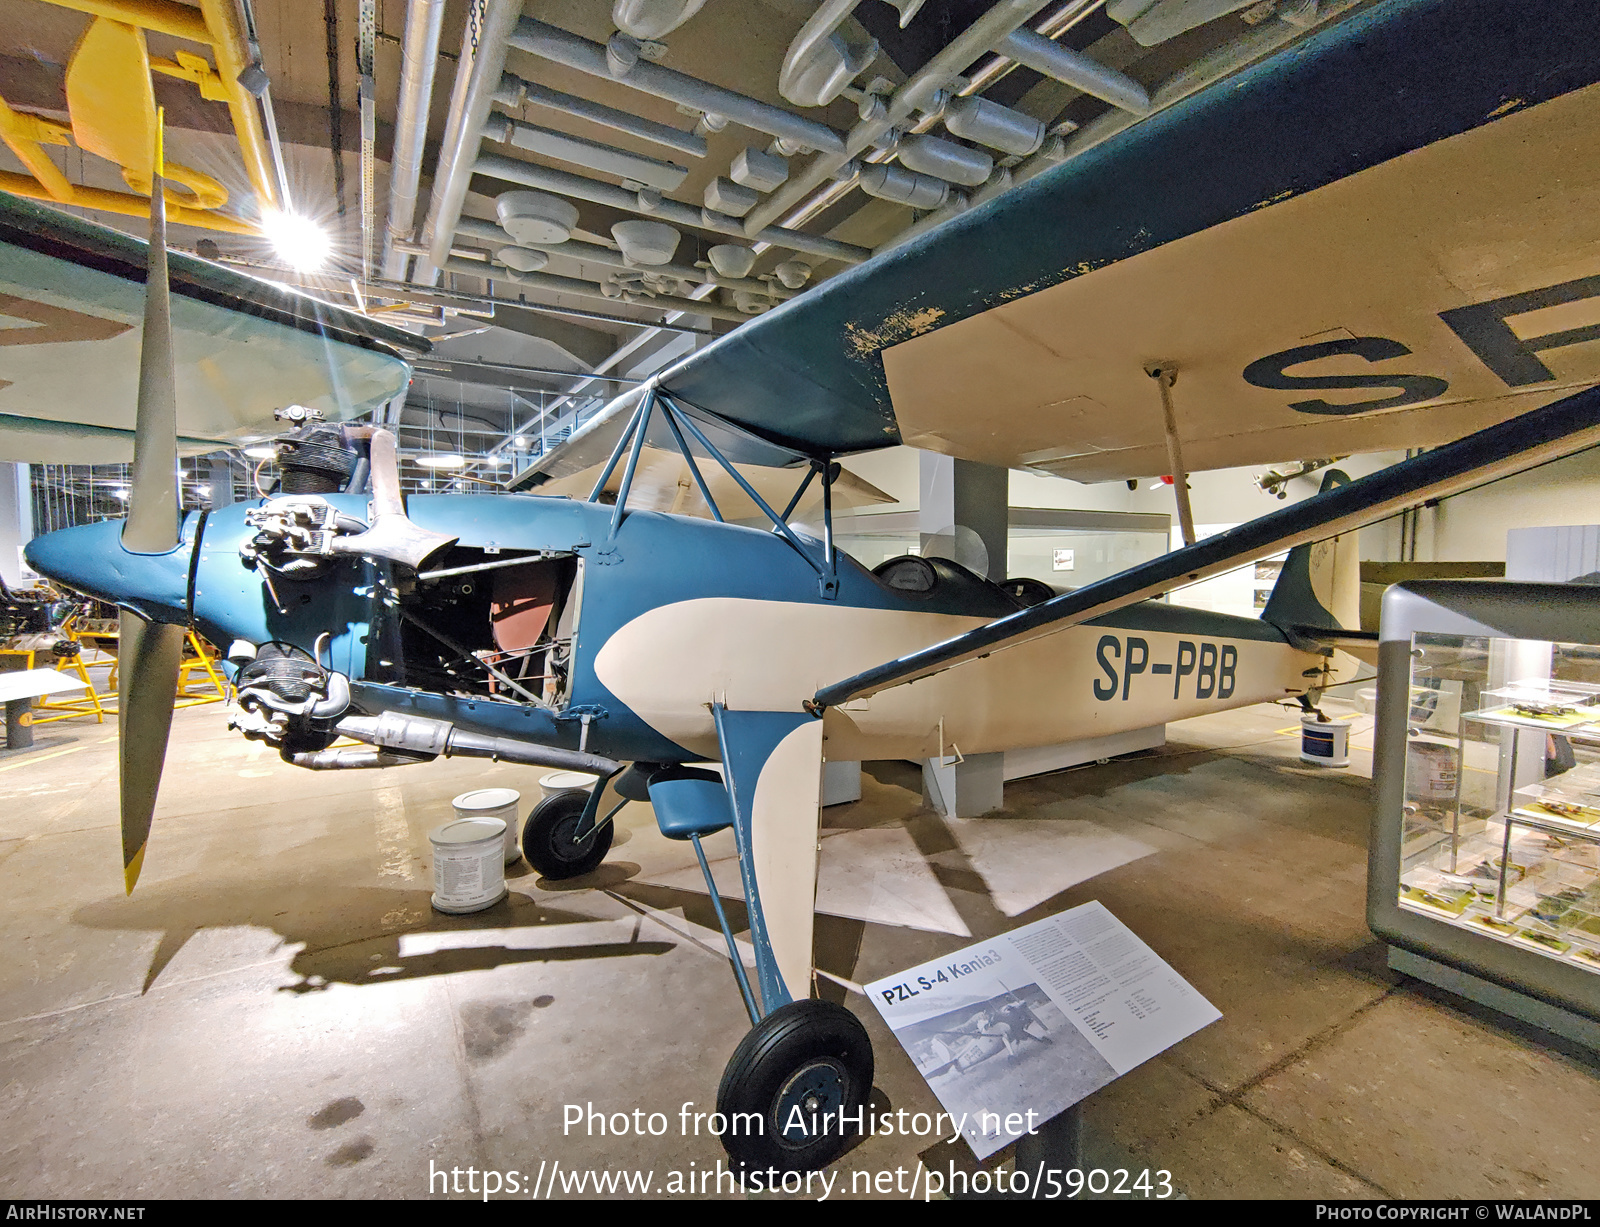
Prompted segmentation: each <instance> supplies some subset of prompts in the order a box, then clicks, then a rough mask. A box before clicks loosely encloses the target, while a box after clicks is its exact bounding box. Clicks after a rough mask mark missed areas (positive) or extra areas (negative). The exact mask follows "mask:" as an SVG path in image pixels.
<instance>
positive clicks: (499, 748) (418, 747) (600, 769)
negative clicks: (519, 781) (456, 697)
mask: <svg viewBox="0 0 1600 1227" xmlns="http://www.w3.org/2000/svg"><path fill="white" fill-rule="evenodd" d="M334 728H335V731H337V732H339V733H342V734H344V735H345V736H346V737H353V738H354V739H355V740H357V741H364V742H367V743H368V744H370V745H375V746H381V747H383V748H384V749H387V750H399V751H405V752H408V753H411V754H421V755H426V756H427V757H429V758H434V757H437V756H439V755H443V756H444V757H445V758H450V757H452V756H457V755H458V756H460V757H463V758H492V759H496V760H499V759H503V760H505V761H506V762H508V763H526V764H528V765H529V766H531V767H555V768H558V769H559V770H562V771H581V772H583V773H585V774H586V775H595V776H602V777H605V776H611V775H615V774H616V773H617V772H618V771H621V770H622V764H621V763H619V762H617V761H616V760H615V759H610V758H605V757H604V756H602V755H599V754H588V753H585V752H583V751H581V750H562V749H558V748H556V747H555V746H544V745H539V744H537V743H536V742H531V741H516V740H514V739H512V738H510V737H491V736H488V735H486V734H483V733H468V732H464V731H462V730H461V729H458V728H456V726H455V725H453V724H451V723H450V722H449V721H448V720H431V719H429V718H428V717H426V716H402V715H400V714H399V713H398V712H392V711H391V712H384V713H383V714H382V715H380V716H346V717H345V718H344V719H343V720H341V721H339V723H338V724H337V725H335V726H334ZM323 753H327V751H323ZM308 765H309V764H308ZM362 765H365V764H362Z"/></svg>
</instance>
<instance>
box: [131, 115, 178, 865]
mask: <svg viewBox="0 0 1600 1227" xmlns="http://www.w3.org/2000/svg"><path fill="white" fill-rule="evenodd" d="M163 121H164V116H163V115H162V113H161V112H160V111H158V112H157V113H156V145H155V159H154V163H153V165H152V167H151V176H150V253H149V265H148V271H147V273H146V276H145V293H144V335H143V338H142V340H141V344H140V351H139V406H138V416H137V418H136V419H135V424H134V435H133V477H132V480H131V482H130V483H129V485H130V487H131V488H130V490H129V492H128V520H127V523H126V524H124V525H123V526H122V544H123V546H124V547H125V548H126V549H128V550H129V551H131V552H133V553H139V554H159V553H165V552H166V551H167V550H170V549H172V548H173V547H174V546H176V545H177V544H178V533H179V528H180V512H179V505H178V476H177V472H178V397H177V387H176V383H177V381H176V379H175V378H174V376H173V363H172V301H171V293H170V290H169V287H168V282H167V206H166V200H165V197H164V191H165V186H166V185H165V183H164V181H163V175H162V171H163V169H164V166H163V161H162V149H161V144H162V124H163ZM119 624H120V634H121V641H120V643H119V646H118V650H117V671H118V685H117V706H118V712H119V714H118V716H117V742H118V745H117V749H118V774H119V776H120V781H121V793H122V796H121V802H122V876H123V883H124V885H125V886H126V887H127V890H128V893H129V894H130V895H131V894H132V893H133V884H134V883H135V882H137V881H138V880H139V870H140V869H141V868H143V866H144V849H145V844H146V843H147V842H148V841H149V839H150V820H151V818H152V817H153V816H154V814H155V809H156V791H157V790H158V789H159V788H160V787H161V768H162V765H163V763H164V762H165V761H166V756H167V735H168V734H169V733H170V732H171V729H172V704H173V701H174V700H175V699H176V697H177V691H178V667H179V665H180V664H181V663H182V661H183V637H184V628H183V627H181V626H169V625H166V624H164V623H159V622H147V621H145V620H144V619H143V618H141V617H140V616H139V615H138V614H135V613H130V612H128V611H127V610H123V611H122V613H121V615H120V618H119Z"/></svg>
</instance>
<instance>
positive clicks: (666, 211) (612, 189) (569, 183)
mask: <svg viewBox="0 0 1600 1227" xmlns="http://www.w3.org/2000/svg"><path fill="white" fill-rule="evenodd" d="M472 169H473V171H474V172H475V173H477V174H480V175H486V176H488V177H489V178H491V179H499V180H501V181H502V182H505V183H515V184H518V185H520V186H522V187H531V188H536V189H538V190H539V191H543V192H554V193H556V194H557V195H558V196H570V197H573V198H574V199H577V200H587V201H589V202H591V203H593V204H602V205H609V206H610V207H611V208H614V209H621V210H623V211H624V212H628V213H636V214H638V215H640V216H641V217H650V218H654V219H655V220H657V221H665V222H671V223H672V224H673V225H675V226H688V227H690V228H692V229H695V230H705V231H709V232H711V233H712V234H734V235H738V236H739V237H741V238H743V237H744V235H745V231H744V229H743V228H742V227H741V226H740V225H739V223H738V221H736V220H735V219H734V218H731V217H729V218H725V219H724V220H723V221H722V222H720V223H719V222H718V220H717V215H716V214H712V213H709V212H708V211H706V210H701V209H696V208H694V207H692V206H690V205H686V204H683V203H682V202H681V201H677V200H662V201H660V202H658V203H657V204H656V206H655V208H653V209H645V208H641V207H640V203H639V195H638V193H636V192H630V191H627V190H626V189H625V188H620V187H616V186H614V185H612V184H610V183H602V182H600V180H598V179H586V178H584V176H582V175H573V174H568V173H567V172H566V171H564V170H552V169H551V168H549V167H546V166H535V165H534V164H533V163H532V162H519V161H517V160H516V159H515V158H507V157H501V156H500V155H499V154H493V153H486V154H480V155H479V157H478V160H477V162H476V164H475V165H474V166H473V168H472ZM458 216H459V210H458ZM449 237H450V236H449V235H446V236H445V239H446V243H448V240H449ZM757 237H758V238H760V239H761V240H762V241H763V242H765V243H770V244H771V245H772V246H774V247H782V248H785V249H787V250H789V251H802V252H805V253H807V254H808V255H813V256H820V257H822V258H823V259H827V260H842V261H844V262H845V263H846V264H860V263H861V262H862V261H864V260H867V259H869V258H870V257H871V256H872V252H871V251H869V250H868V249H867V248H865V247H857V246H856V245H855V244H854V243H841V242H839V240H837V239H828V238H823V237H822V236H820V235H815V234H803V233H801V232H800V231H798V230H783V229H780V228H778V227H776V226H771V227H767V228H765V229H763V230H762V231H761V232H760V234H759V235H758V236H757Z"/></svg>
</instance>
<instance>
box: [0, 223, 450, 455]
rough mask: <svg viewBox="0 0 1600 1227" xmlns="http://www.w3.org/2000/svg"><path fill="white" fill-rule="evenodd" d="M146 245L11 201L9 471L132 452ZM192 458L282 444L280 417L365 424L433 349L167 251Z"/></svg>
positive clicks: (4, 401) (0, 255) (4, 372)
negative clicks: (315, 413) (297, 414)
mask: <svg viewBox="0 0 1600 1227" xmlns="http://www.w3.org/2000/svg"><path fill="white" fill-rule="evenodd" d="M144 253H145V244H144V242H143V241H142V240H139V239H136V238H132V237H130V236H128V235H125V234H122V233H120V232H119V231H115V230H109V229H107V228H105V227H103V226H97V225H93V224H92V223H89V222H85V221H81V220H79V219H78V218H75V217H69V216H67V215H66V214H64V213H60V212H57V211H56V210H53V209H49V208H45V207H42V206H37V205H32V204H29V203H27V202H26V201H23V200H20V199H18V198H16V197H13V196H9V195H6V194H5V193H0V460H19V461H32V462H39V463H43V462H76V463H100V462H108V461H124V460H127V459H129V458H130V457H131V456H132V453H133V411H134V404H135V402H136V400H137V390H138V380H139V347H140V320H141V318H142V313H143V310H144V268H145V254H144ZM169 261H170V266H171V275H172V295H173V297H172V323H173V332H174V337H173V341H174V348H175V354H176V361H177V388H178V432H179V436H180V447H181V448H182V449H183V450H185V451H190V452H194V451H213V450H216V449H217V448H218V447H225V446H228V445H230V444H233V443H237V442H238V441H239V440H240V439H241V438H244V437H248V436H251V435H260V434H266V433H270V432H271V431H273V430H274V429H275V427H274V426H273V419H272V411H273V410H274V409H279V408H282V407H283V406H285V405H290V404H300V405H308V406H310V407H312V408H314V409H320V410H322V411H323V412H324V413H325V414H326V415H327V416H328V417H329V418H331V419H342V418H349V417H355V416H358V415H360V414H363V413H366V412H367V411H368V410H370V409H372V408H374V407H376V406H378V405H380V404H382V403H384V402H385V401H387V400H389V399H391V398H392V397H394V396H395V395H396V394H397V393H399V392H401V391H403V390H404V389H405V386H406V383H407V381H408V380H409V378H410V369H409V367H408V366H407V365H406V362H405V360H404V358H403V357H402V354H403V353H405V352H407V351H409V352H412V353H418V352H423V351H425V350H426V349H427V347H428V343H427V342H426V341H425V340H423V339H422V338H421V337H417V336H414V335H412V334H411V333H407V332H402V331H401V330H399V329H396V328H391V327H388V326H386V325H383V324H378V323H375V322H373V321H371V320H368V319H366V318H365V317H363V316H361V315H358V314H356V313H355V312H352V311H346V310H343V309H341V308H338V307H333V306H330V305H328V304H326V303H323V302H320V301H318V300H316V299H313V298H310V297H308V296H306V295H304V294H300V293H297V292H295V291H293V290H290V289H286V288H284V287H282V286H277V285H270V284H268V283H266V282H263V281H258V280H256V279H255V278H253V277H246V276H243V275H241V274H239V273H236V272H233V271H232V270H230V269H225V268H222V267H219V266H218V265H215V264H210V263H207V262H206V261H204V260H198V259H195V258H194V257H191V256H184V255H182V254H180V253H177V252H172V253H169Z"/></svg>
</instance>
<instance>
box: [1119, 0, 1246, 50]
mask: <svg viewBox="0 0 1600 1227" xmlns="http://www.w3.org/2000/svg"><path fill="white" fill-rule="evenodd" d="M1255 2H1256V0H1120V2H1119V0H1112V2H1111V3H1110V4H1108V5H1106V16H1107V17H1109V18H1111V20H1113V21H1116V22H1120V23H1121V24H1122V25H1125V26H1127V27H1128V33H1129V34H1131V35H1132V36H1133V41H1134V42H1136V43H1138V44H1139V45H1140V46H1141V47H1154V46H1155V45H1156V44H1157V43H1164V42H1166V41H1167V40H1168V39H1169V38H1176V37H1177V36H1178V35H1180V34H1185V33H1187V32H1188V31H1190V30H1193V29H1194V28H1195V27H1196V26H1203V25H1205V24H1206V22H1208V21H1215V20H1216V19H1217V18H1218V17H1225V16H1227V15H1228V14H1229V13H1234V12H1237V11H1238V10H1240V9H1246V8H1249V7H1250V6H1251V5H1252V4H1254V3H1255Z"/></svg>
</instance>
